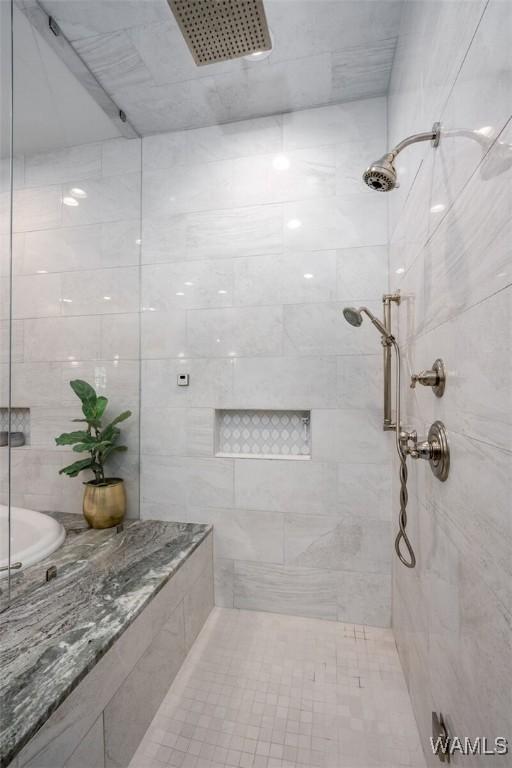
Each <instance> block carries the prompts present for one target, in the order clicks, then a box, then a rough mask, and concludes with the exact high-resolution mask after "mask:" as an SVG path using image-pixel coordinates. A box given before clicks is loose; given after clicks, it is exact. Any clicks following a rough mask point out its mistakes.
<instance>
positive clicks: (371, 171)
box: [363, 152, 397, 192]
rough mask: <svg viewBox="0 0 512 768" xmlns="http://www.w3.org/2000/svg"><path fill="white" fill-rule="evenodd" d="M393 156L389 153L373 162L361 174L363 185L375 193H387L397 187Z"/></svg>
mask: <svg viewBox="0 0 512 768" xmlns="http://www.w3.org/2000/svg"><path fill="white" fill-rule="evenodd" d="M393 160H394V155H393V154H392V153H391V152H390V153H389V154H388V155H383V156H382V157H381V158H379V160H375V162H373V163H372V164H371V165H369V166H368V168H367V169H366V171H365V172H364V173H363V181H364V183H365V184H366V185H367V186H368V187H370V189H375V190H376V191H377V192H389V190H390V189H394V188H395V187H396V186H397V183H396V169H395V166H394V165H393Z"/></svg>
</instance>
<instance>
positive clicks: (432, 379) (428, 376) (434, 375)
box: [411, 358, 446, 397]
mask: <svg viewBox="0 0 512 768" xmlns="http://www.w3.org/2000/svg"><path fill="white" fill-rule="evenodd" d="M445 382H446V373H445V370H444V364H443V361H442V360H441V359H440V358H438V359H437V360H435V361H434V363H433V365H432V368H430V369H429V370H427V371H421V373H413V374H412V376H411V389H415V387H416V384H423V386H424V387H432V391H433V393H434V395H436V397H442V396H443V393H444V386H445Z"/></svg>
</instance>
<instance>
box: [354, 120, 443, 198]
mask: <svg viewBox="0 0 512 768" xmlns="http://www.w3.org/2000/svg"><path fill="white" fill-rule="evenodd" d="M440 136H441V125H440V123H434V125H433V126H432V130H431V131H429V132H428V133H416V134H415V135H414V136H409V137H408V138H407V139H404V140H403V141H401V142H400V143H399V144H397V145H396V147H394V148H393V149H392V150H391V152H387V153H386V154H385V155H383V156H382V157H380V158H379V159H378V160H375V161H374V162H373V163H372V164H371V165H369V166H368V168H367V169H366V171H365V172H364V173H363V181H364V183H365V184H366V185H367V186H368V187H370V189H374V190H375V191H376V192H389V191H390V190H391V189H396V187H398V181H397V172H396V168H395V166H394V164H393V163H394V162H395V157H396V156H397V155H398V153H399V152H401V151H402V149H405V147H408V146H409V144H416V143H417V142H418V141H430V142H431V143H432V146H433V147H437V146H438V144H439V138H440Z"/></svg>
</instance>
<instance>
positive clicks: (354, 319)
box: [343, 307, 363, 328]
mask: <svg viewBox="0 0 512 768" xmlns="http://www.w3.org/2000/svg"><path fill="white" fill-rule="evenodd" d="M343 317H344V318H345V320H346V321H347V323H350V325H353V326H354V327H355V328H358V327H359V326H360V325H362V322H363V316H362V314H361V313H360V311H359V310H358V309H356V308H355V307H345V309H344V310H343Z"/></svg>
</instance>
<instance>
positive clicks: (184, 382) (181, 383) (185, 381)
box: [176, 373, 190, 387]
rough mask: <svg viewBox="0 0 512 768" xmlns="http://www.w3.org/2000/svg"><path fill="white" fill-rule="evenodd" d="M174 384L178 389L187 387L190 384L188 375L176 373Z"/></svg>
mask: <svg viewBox="0 0 512 768" xmlns="http://www.w3.org/2000/svg"><path fill="white" fill-rule="evenodd" d="M176 383H177V385H178V387H188V385H189V384H190V375H189V374H188V373H178V377H177V380H176Z"/></svg>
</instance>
